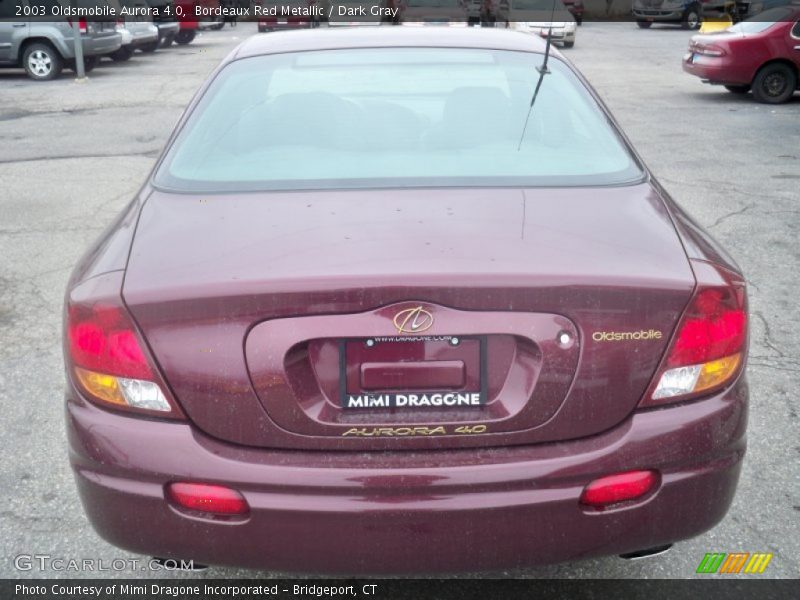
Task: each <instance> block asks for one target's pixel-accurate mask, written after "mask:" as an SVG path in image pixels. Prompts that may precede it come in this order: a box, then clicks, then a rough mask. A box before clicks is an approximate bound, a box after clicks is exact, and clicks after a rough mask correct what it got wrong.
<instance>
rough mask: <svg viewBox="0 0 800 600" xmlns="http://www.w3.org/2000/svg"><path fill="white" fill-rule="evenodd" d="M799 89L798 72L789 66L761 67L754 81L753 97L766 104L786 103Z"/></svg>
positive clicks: (782, 64)
mask: <svg viewBox="0 0 800 600" xmlns="http://www.w3.org/2000/svg"><path fill="white" fill-rule="evenodd" d="M795 89H797V72H796V71H795V70H794V69H793V68H792V67H790V66H789V65H787V64H784V63H772V64H769V65H765V66H763V67H761V69H760V70H759V71H758V73H756V76H755V79H753V97H754V98H755V99H756V100H758V101H759V102H762V103H764V104H781V103H783V102H786V101H787V100H788V99H789V98H791V97H792V94H794V91H795Z"/></svg>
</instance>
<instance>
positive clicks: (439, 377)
mask: <svg viewBox="0 0 800 600" xmlns="http://www.w3.org/2000/svg"><path fill="white" fill-rule="evenodd" d="M411 318H412V319H413V317H411ZM410 320H411V319H409V321H410ZM418 322H420V321H418ZM398 329H400V327H398ZM339 365H340V374H339V388H340V396H341V404H342V407H343V408H346V409H373V410H375V409H383V410H386V409H400V410H402V409H416V408H439V409H458V408H461V409H463V408H476V407H480V406H481V405H483V404H485V403H486V398H487V393H486V381H487V378H486V339H485V338H484V337H482V336H470V337H465V338H462V337H457V336H452V335H444V336H425V335H416V336H413V337H410V336H403V335H400V336H387V337H373V338H367V339H349V340H342V341H341V342H340V344H339Z"/></svg>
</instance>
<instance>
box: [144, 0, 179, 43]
mask: <svg viewBox="0 0 800 600" xmlns="http://www.w3.org/2000/svg"><path fill="white" fill-rule="evenodd" d="M145 2H147V5H148V6H149V7H150V8H151V9H155V10H153V11H152V16H153V24H154V25H155V26H156V27H157V28H158V40H157V41H156V42H155V43H153V42H150V43H147V44H143V45H142V46H141V48H140V50H141V51H142V52H155V51H156V49H157V48H158V47H159V46H163V47H167V46H169V45H171V44H172V42H173V41H175V38H176V37H177V35H178V32H179V31H180V30H181V25H180V23H179V22H178V17H177V15H176V12H175V3H174V2H173V0H145ZM156 11H157V12H156Z"/></svg>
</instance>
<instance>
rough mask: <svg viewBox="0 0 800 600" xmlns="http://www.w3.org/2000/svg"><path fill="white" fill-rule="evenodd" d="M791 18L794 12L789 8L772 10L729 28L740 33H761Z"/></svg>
mask: <svg viewBox="0 0 800 600" xmlns="http://www.w3.org/2000/svg"><path fill="white" fill-rule="evenodd" d="M791 16H792V11H791V10H790V9H788V8H772V9H770V10H765V11H764V12H761V13H759V14H757V15H755V16H753V17H750V18H749V19H747V20H746V21H742V22H741V23H737V24H736V25H732V26H731V27H728V31H737V32H739V33H761V32H762V31H766V30H767V29H769V28H770V27H772V26H773V25H775V23H778V22H780V21H788V20H789V17H791Z"/></svg>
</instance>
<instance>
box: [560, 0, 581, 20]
mask: <svg viewBox="0 0 800 600" xmlns="http://www.w3.org/2000/svg"><path fill="white" fill-rule="evenodd" d="M562 2H563V4H564V6H566V7H567V10H568V11H569V12H571V13H572V16H573V17H575V22H576V23H577V24H578V25H582V24H583V12H584V6H583V0H562Z"/></svg>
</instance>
